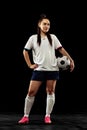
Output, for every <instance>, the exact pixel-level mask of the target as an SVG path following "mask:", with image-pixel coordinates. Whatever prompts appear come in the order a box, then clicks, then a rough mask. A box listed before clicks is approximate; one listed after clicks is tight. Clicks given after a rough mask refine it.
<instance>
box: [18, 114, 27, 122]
mask: <svg viewBox="0 0 87 130" xmlns="http://www.w3.org/2000/svg"><path fill="white" fill-rule="evenodd" d="M28 123H29V118H28V117H26V116H24V117H22V118H21V120H19V122H18V124H28Z"/></svg>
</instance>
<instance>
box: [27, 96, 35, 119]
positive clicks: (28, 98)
mask: <svg viewBox="0 0 87 130" xmlns="http://www.w3.org/2000/svg"><path fill="white" fill-rule="evenodd" d="M34 99H35V97H34V96H33V97H30V96H28V95H27V96H26V98H25V104H24V116H27V117H28V116H29V114H30V111H31V108H32V105H33V103H34Z"/></svg>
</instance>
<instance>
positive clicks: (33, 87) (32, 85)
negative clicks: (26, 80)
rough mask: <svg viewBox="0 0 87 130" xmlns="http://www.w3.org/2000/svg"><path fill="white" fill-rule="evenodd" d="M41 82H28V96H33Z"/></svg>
mask: <svg viewBox="0 0 87 130" xmlns="http://www.w3.org/2000/svg"><path fill="white" fill-rule="evenodd" d="M41 84H42V81H34V80H31V81H30V85H29V91H28V93H29V95H35V94H36V93H37V91H38V89H39V87H40V86H41Z"/></svg>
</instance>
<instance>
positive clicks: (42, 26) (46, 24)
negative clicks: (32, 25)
mask: <svg viewBox="0 0 87 130" xmlns="http://www.w3.org/2000/svg"><path fill="white" fill-rule="evenodd" d="M38 26H39V28H40V29H41V31H42V32H43V33H47V32H48V31H49V29H50V21H49V20H48V19H43V20H42V21H41V22H39V24H38Z"/></svg>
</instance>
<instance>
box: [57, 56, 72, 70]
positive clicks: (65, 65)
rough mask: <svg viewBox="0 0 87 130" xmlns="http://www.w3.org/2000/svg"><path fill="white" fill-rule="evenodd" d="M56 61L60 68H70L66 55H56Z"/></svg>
mask: <svg viewBox="0 0 87 130" xmlns="http://www.w3.org/2000/svg"><path fill="white" fill-rule="evenodd" d="M57 63H58V67H59V69H61V70H68V69H69V68H70V60H69V58H68V57H67V56H62V57H58V58H57Z"/></svg>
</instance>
